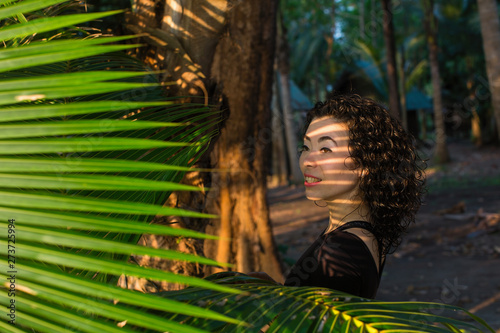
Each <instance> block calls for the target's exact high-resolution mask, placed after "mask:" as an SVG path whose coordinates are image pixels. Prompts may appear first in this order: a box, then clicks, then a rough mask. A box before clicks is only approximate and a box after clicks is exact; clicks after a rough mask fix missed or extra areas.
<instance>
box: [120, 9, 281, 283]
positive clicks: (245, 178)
mask: <svg viewBox="0 0 500 333" xmlns="http://www.w3.org/2000/svg"><path fill="white" fill-rule="evenodd" d="M135 3H136V6H135V8H136V11H135V13H134V16H133V17H131V18H130V20H129V22H130V27H131V28H132V29H133V31H134V32H146V33H148V34H149V37H147V39H146V41H147V42H148V43H149V44H150V45H151V46H152V47H151V48H149V50H148V52H147V53H145V59H146V60H148V61H149V62H150V63H151V64H153V65H155V64H157V66H158V68H159V69H165V70H166V72H167V73H168V77H166V78H165V80H166V81H172V80H173V81H176V82H177V83H178V84H177V85H176V86H174V87H170V89H172V93H174V94H181V95H196V94H197V95H200V94H201V95H203V96H205V100H207V101H209V102H210V104H216V105H218V106H219V108H220V109H221V110H223V115H224V116H223V119H222V123H221V124H222V126H221V127H220V129H219V130H220V135H219V137H218V140H217V141H216V142H215V144H214V146H213V149H212V154H211V156H210V157H209V159H210V160H209V161H207V164H209V165H211V166H214V167H216V168H218V169H222V172H220V173H213V174H212V175H211V179H199V177H197V178H196V179H198V180H199V181H198V182H201V183H202V184H204V186H208V187H210V192H209V193H208V195H207V197H206V198H205V199H206V200H205V199H204V201H203V202H202V203H196V204H195V205H198V206H197V207H199V208H200V209H205V210H206V211H209V212H211V213H216V214H218V215H219V216H220V219H217V220H214V221H212V222H213V223H211V224H210V225H209V226H208V228H207V231H208V232H209V233H214V234H217V235H219V236H221V237H222V239H221V240H220V241H216V242H215V241H214V242H206V243H205V254H206V255H207V256H209V257H212V258H219V259H220V260H221V261H222V262H230V263H233V264H235V267H234V269H235V270H238V271H240V272H249V271H255V270H263V271H266V272H268V273H269V274H270V275H271V276H272V277H274V278H275V279H277V280H282V278H283V277H282V270H281V266H280V261H279V260H278V255H277V251H276V246H275V243H274V239H273V235H272V229H271V225H270V221H269V212H268V206H267V202H266V175H267V162H266V160H267V157H268V152H269V146H270V145H269V144H270V143H271V137H272V127H271V123H270V119H271V118H270V115H271V113H270V102H271V96H272V81H273V63H274V55H275V40H276V12H277V1H272V2H268V1H263V0H261V1H244V2H241V1H232V0H228V1H226V0H210V1H202V2H201V3H200V1H183V2H182V3H181V2H180V1H177V0H166V1H162V2H160V3H157V6H156V7H155V6H153V4H152V3H151V2H150V1H145V0H136V1H135ZM209 98H210V100H209ZM188 205H189V206H193V204H192V203H189V204H188ZM191 225H193V227H196V226H195V225H194V223H192V224H191ZM200 226H201V227H203V226H204V224H203V223H201V224H200V223H199V224H198V228H200Z"/></svg>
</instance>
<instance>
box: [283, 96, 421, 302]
mask: <svg viewBox="0 0 500 333" xmlns="http://www.w3.org/2000/svg"><path fill="white" fill-rule="evenodd" d="M419 162H420V161H419V159H418V156H417V152H416V149H415V147H414V146H413V143H412V137H411V135H409V134H407V133H406V132H405V131H404V129H403V128H402V126H401V125H400V124H399V122H397V121H396V120H394V119H393V118H391V116H390V115H389V113H388V112H387V110H386V109H384V108H383V107H382V106H380V105H379V104H377V103H376V102H374V101H373V100H371V99H368V98H362V97H360V96H357V95H352V96H334V97H332V98H330V99H329V100H327V101H326V102H325V103H318V104H316V106H315V107H314V108H313V109H312V110H310V111H309V113H308V114H307V119H306V124H305V135H304V145H303V147H302V149H301V153H300V167H301V170H302V172H303V174H304V179H305V182H304V185H305V187H306V196H307V198H308V199H310V200H314V201H315V202H317V201H324V202H325V203H326V205H325V206H327V207H328V209H329V216H330V218H329V225H328V227H327V228H326V229H325V231H324V232H323V233H322V234H321V235H320V236H319V238H318V239H317V240H316V241H315V242H314V243H313V244H312V246H311V247H310V248H309V249H308V250H306V251H305V253H304V254H303V255H302V257H301V258H300V259H299V260H298V261H297V263H296V264H295V265H294V266H293V267H292V270H291V272H290V273H289V275H288V276H287V278H286V281H285V285H288V286H317V287H327V288H331V289H335V290H339V291H344V292H347V293H349V294H353V295H357V296H361V297H366V298H374V297H375V295H376V292H377V289H378V285H379V282H380V277H381V274H382V269H383V266H384V260H385V256H386V255H387V254H388V253H391V252H392V251H394V250H395V249H396V247H397V246H398V245H399V243H400V241H401V235H402V233H404V232H405V230H406V229H407V227H408V226H409V224H410V223H411V222H414V220H415V214H416V212H417V210H418V208H419V207H420V204H421V194H422V193H423V172H422V168H421V167H420V165H419Z"/></svg>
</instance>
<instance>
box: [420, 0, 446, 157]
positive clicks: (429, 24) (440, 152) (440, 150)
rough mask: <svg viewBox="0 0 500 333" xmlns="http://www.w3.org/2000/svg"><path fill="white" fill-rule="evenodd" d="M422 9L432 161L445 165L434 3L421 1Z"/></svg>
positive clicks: (428, 0) (444, 134)
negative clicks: (432, 133) (430, 103)
mask: <svg viewBox="0 0 500 333" xmlns="http://www.w3.org/2000/svg"><path fill="white" fill-rule="evenodd" d="M422 4H423V8H424V25H425V30H426V35H427V45H428V48H429V62H430V66H431V79H432V90H433V95H432V96H433V107H434V125H435V131H436V150H435V152H434V159H435V161H436V163H446V162H448V161H449V160H450V156H449V154H448V147H447V145H446V131H445V126H444V116H443V102H442V98H441V76H440V74H439V62H438V45H437V40H436V39H437V20H436V18H435V17H434V13H433V9H434V1H433V0H422Z"/></svg>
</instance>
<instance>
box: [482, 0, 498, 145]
mask: <svg viewBox="0 0 500 333" xmlns="http://www.w3.org/2000/svg"><path fill="white" fill-rule="evenodd" d="M477 5H478V8H479V18H480V22H481V34H482V36H483V48H484V54H485V58H486V73H487V74H488V83H489V85H490V93H491V102H492V105H493V112H494V114H495V122H496V126H497V133H498V140H499V141H500V23H499V18H498V8H497V2H496V1H495V0H478V1H477Z"/></svg>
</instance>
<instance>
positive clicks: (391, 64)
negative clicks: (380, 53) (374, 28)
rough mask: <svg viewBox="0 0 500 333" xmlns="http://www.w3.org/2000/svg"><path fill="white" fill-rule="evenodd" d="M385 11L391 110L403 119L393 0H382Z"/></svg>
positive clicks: (385, 38) (397, 117)
mask: <svg viewBox="0 0 500 333" xmlns="http://www.w3.org/2000/svg"><path fill="white" fill-rule="evenodd" d="M382 10H383V12H384V24H383V26H384V41H385V53H386V58H387V81H388V85H389V111H390V113H391V114H392V116H393V117H394V118H396V119H398V120H399V119H401V108H400V106H399V89H398V72H397V65H396V44H395V40H394V24H393V20H392V5H391V0H382Z"/></svg>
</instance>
